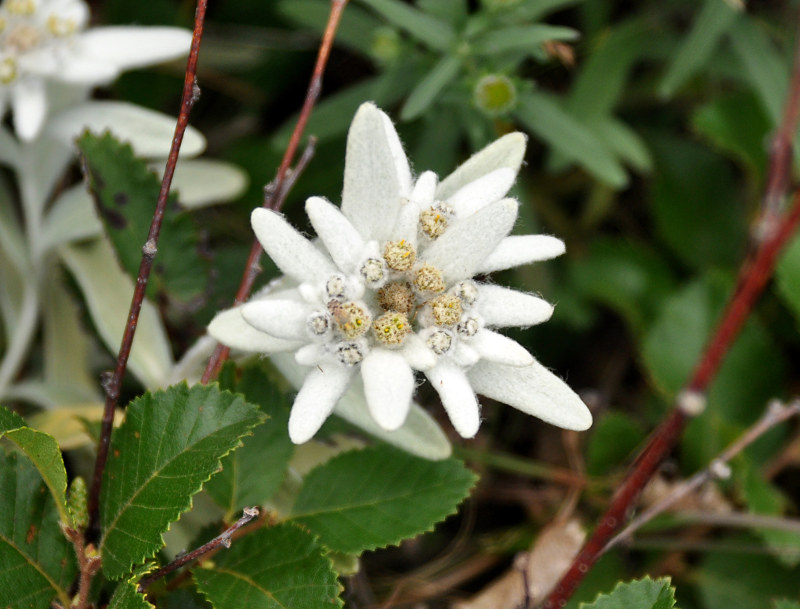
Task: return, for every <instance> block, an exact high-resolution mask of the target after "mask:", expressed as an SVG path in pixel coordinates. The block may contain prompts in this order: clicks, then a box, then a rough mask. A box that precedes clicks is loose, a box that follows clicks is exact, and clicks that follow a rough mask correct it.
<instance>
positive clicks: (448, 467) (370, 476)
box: [291, 446, 476, 554]
mask: <svg viewBox="0 0 800 609" xmlns="http://www.w3.org/2000/svg"><path fill="white" fill-rule="evenodd" d="M475 480H476V476H475V474H473V473H472V472H471V471H469V470H468V469H467V468H466V467H465V466H464V464H463V463H461V462H460V461H457V460H455V459H447V460H445V461H426V460H424V459H420V458H419V457H413V456H411V455H409V454H406V453H402V452H399V451H397V450H395V449H393V448H389V447H385V446H378V447H374V448H368V449H365V450H359V451H350V452H347V453H344V454H342V455H340V456H338V457H335V458H333V459H331V460H330V461H328V462H327V463H325V464H323V465H321V466H319V467H317V468H316V469H314V470H313V471H311V473H309V474H308V476H307V477H306V479H305V481H304V484H303V488H302V489H301V491H300V494H299V496H298V497H297V501H296V502H295V504H294V507H293V508H292V515H291V517H292V519H293V520H295V521H297V522H300V523H302V524H304V525H305V526H307V527H308V528H309V529H310V530H311V531H312V532H314V533H316V534H317V535H319V537H320V540H321V541H322V543H323V544H325V545H326V546H327V547H329V548H331V549H332V550H335V551H337V552H345V553H349V554H357V553H360V552H362V551H364V550H373V549H375V548H379V547H384V546H387V545H391V544H398V543H400V541H402V540H403V539H407V538H409V537H414V536H415V535H419V534H420V533H424V532H426V531H430V530H432V529H433V526H434V525H435V524H436V523H437V522H439V521H441V520H443V519H444V518H446V517H447V516H449V515H450V514H453V513H454V512H455V511H456V508H457V507H458V504H459V503H461V501H463V500H464V498H465V497H466V496H467V495H468V493H469V489H470V488H471V487H472V485H473V484H474V483H475Z"/></svg>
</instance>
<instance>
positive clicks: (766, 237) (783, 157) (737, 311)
mask: <svg viewBox="0 0 800 609" xmlns="http://www.w3.org/2000/svg"><path fill="white" fill-rule="evenodd" d="M798 117H800V43H799V44H798V49H797V52H796V56H795V63H794V67H793V70H792V78H791V84H790V89H789V97H788V99H787V102H786V109H785V111H784V116H783V120H782V122H781V125H780V126H779V128H778V131H777V132H776V134H775V137H774V139H773V144H772V150H771V155H770V167H769V171H768V180H767V185H766V188H765V197H764V202H765V213H766V214H770V213H771V211H770V210H771V208H772V206H774V205H775V202H776V201H781V200H782V198H783V196H784V194H785V189H786V187H787V185H788V184H789V180H790V177H791V159H792V142H793V139H794V136H795V133H796V131H797V123H798ZM772 217H774V218H775V221H774V223H773V222H770V223H769V225H768V226H769V227H770V228H769V230H767V231H765V232H764V234H763V235H762V236H763V240H760V242H759V245H758V247H757V249H756V251H755V253H754V254H752V255H751V256H750V257H748V258H747V259H746V260H745V262H744V263H743V265H742V268H741V269H740V272H739V278H738V281H737V284H736V288H735V290H734V292H733V295H732V296H731V299H730V301H729V303H728V306H727V308H726V309H725V312H724V314H723V316H722V320H721V322H720V323H719V325H718V326H717V328H716V330H715V332H714V334H713V335H712V338H711V340H710V341H709V343H708V345H707V347H706V349H705V351H704V353H703V355H702V357H701V359H700V361H699V362H698V365H697V366H696V368H695V371H694V373H693V375H692V378H691V380H690V381H689V383H688V384H687V386H686V388H685V392H687V391H688V392H693V393H697V394H704V393H705V391H706V390H707V389H708V386H709V385H710V384H711V382H712V381H713V380H714V378H715V376H716V374H717V372H718V371H719V367H720V365H721V364H722V360H723V358H724V356H725V354H726V353H727V352H728V350H729V349H730V347H731V345H732V344H733V342H734V340H735V339H736V337H737V336H738V334H739V331H740V330H741V329H742V327H743V326H744V323H745V321H747V318H748V317H749V315H750V313H751V312H752V310H753V306H754V304H755V301H756V300H757V298H758V297H759V296H760V295H761V293H762V292H763V291H764V288H765V287H766V285H767V282H768V281H769V279H770V277H771V276H772V273H773V271H774V269H775V264H776V262H777V258H778V255H779V254H780V252H781V250H782V248H783V246H784V245H785V244H786V242H787V241H788V240H789V238H790V237H791V236H792V235H793V234H794V233H795V231H796V229H797V227H798V224H800V191H798V192H796V193H795V195H794V197H793V201H792V204H791V208H790V210H789V211H788V212H786V213H784V214H783V215H782V216H780V215H778V214H777V212H776V213H773V214H772ZM685 392H682V394H681V395H684V396H685V395H686V393H685ZM679 406H680V405H679ZM690 416H691V413H690V412H689V411H688V410H687V409H686V408H681V407H677V408H674V409H673V411H672V412H671V413H670V414H669V415H668V416H667V418H666V419H665V420H664V421H663V422H662V423H661V424H660V425H659V426H658V428H656V430H655V431H654V432H653V434H652V435H651V439H650V441H649V443H648V444H647V446H646V447H645V449H644V451H643V452H642V454H641V455H640V457H639V458H638V460H637V461H636V463H635V464H634V466H633V468H632V470H631V472H630V474H629V475H628V477H627V478H626V479H625V482H624V483H623V484H622V486H621V487H620V488H619V489H618V490H617V492H616V494H615V495H614V497H613V499H612V501H611V505H610V506H609V507H608V509H607V510H606V513H605V514H603V516H602V517H601V518H600V520H599V522H598V524H597V527H596V528H595V530H594V532H593V533H592V536H591V537H590V539H589V541H587V542H586V545H585V546H584V547H583V549H582V550H581V551H580V553H579V554H578V556H577V557H576V558H575V560H574V561H573V562H572V565H571V566H570V568H569V570H568V571H567V572H566V573H565V574H564V576H563V577H562V578H561V580H560V581H559V583H558V584H557V585H556V587H555V588H554V589H553V591H552V592H551V593H550V596H548V598H547V600H546V601H545V602H544V603H543V605H542V607H543V608H544V609H552V608H554V607H563V606H564V605H566V603H567V601H568V600H569V599H570V597H571V596H572V594H573V593H574V592H575V589H576V588H577V587H578V584H580V583H581V581H583V578H584V577H585V575H586V574H587V573H588V572H589V570H590V569H591V568H592V566H593V565H594V563H595V562H596V561H597V559H598V558H599V557H600V555H601V554H602V552H603V549H604V548H605V547H606V544H607V543H608V542H609V540H610V539H611V538H612V537H613V535H614V534H615V533H616V532H617V530H618V529H619V528H620V527H621V526H622V525H623V524H625V521H626V519H627V517H628V513H629V511H630V510H631V507H632V506H633V503H634V501H636V498H637V497H638V496H639V494H640V493H641V491H642V489H643V488H644V487H645V485H646V484H647V482H648V481H649V480H650V478H651V477H652V476H653V474H654V473H655V471H656V468H657V467H658V465H659V464H660V463H661V461H662V460H663V459H664V457H666V456H667V455H668V454H669V453H670V452H671V451H672V449H673V448H674V447H675V445H676V444H677V442H678V440H679V439H680V437H681V433H682V432H683V429H684V427H685V426H686V423H687V421H688V420H689V418H690Z"/></svg>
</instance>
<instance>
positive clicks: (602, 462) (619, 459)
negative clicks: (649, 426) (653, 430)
mask: <svg viewBox="0 0 800 609" xmlns="http://www.w3.org/2000/svg"><path fill="white" fill-rule="evenodd" d="M590 433H591V435H590V437H589V446H588V447H587V452H586V471H587V472H588V473H589V474H590V475H592V476H604V475H606V474H609V473H611V472H612V471H613V470H614V469H615V468H617V467H619V466H620V465H622V464H624V463H625V461H626V460H627V459H628V457H630V455H631V454H632V453H633V451H634V450H636V448H637V447H638V446H639V444H640V443H641V442H642V441H643V440H644V439H645V438H646V434H645V432H644V430H643V429H642V427H641V426H640V425H639V424H638V423H636V422H635V421H634V420H633V419H631V418H630V417H629V416H628V415H626V414H624V413H622V412H609V413H607V414H605V415H603V416H602V417H600V418H599V419H597V420H595V422H594V424H593V425H592V431H591V432H590Z"/></svg>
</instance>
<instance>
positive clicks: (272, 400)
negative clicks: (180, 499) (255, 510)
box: [205, 365, 294, 521]
mask: <svg viewBox="0 0 800 609" xmlns="http://www.w3.org/2000/svg"><path fill="white" fill-rule="evenodd" d="M222 379H223V377H222V376H220V384H221V386H222V387H224V388H225V389H227V390H228V391H231V392H233V393H241V394H242V395H243V396H244V398H245V399H246V400H247V401H248V402H250V403H251V404H257V405H258V406H260V407H261V410H262V412H265V413H266V414H268V415H269V420H268V421H267V422H266V423H265V424H264V425H260V426H258V427H257V428H256V429H255V431H254V432H253V436H252V437H250V438H246V439H245V440H244V445H243V446H242V447H241V448H240V449H239V450H236V451H234V452H233V453H231V454H230V455H228V456H227V457H225V459H223V461H222V471H221V472H220V473H218V474H217V475H216V476H214V477H213V478H211V480H209V481H208V483H207V484H206V485H205V490H206V492H207V493H208V494H209V495H210V496H211V498H212V499H213V500H214V501H215V502H216V503H217V504H218V505H219V506H220V507H222V508H223V509H224V510H225V511H226V517H225V519H226V520H228V521H230V520H231V519H232V517H233V516H234V515H235V514H236V513H238V512H239V511H240V510H241V509H242V508H244V507H248V506H253V505H263V504H264V503H265V502H266V500H267V499H269V498H270V497H272V495H273V493H275V491H276V490H278V487H280V485H281V483H282V482H283V479H284V478H285V476H286V470H287V469H288V467H289V459H291V457H292V455H293V454H294V444H292V441H291V440H290V439H289V434H288V432H287V429H288V426H289V411H290V409H291V401H290V400H289V398H288V396H287V395H286V394H285V393H283V392H282V391H280V390H279V389H278V387H276V386H275V384H274V383H273V382H272V381H271V380H270V379H269V377H268V376H267V375H266V374H265V372H264V371H263V370H262V369H261V368H260V367H257V366H255V365H251V366H248V367H247V368H245V369H244V370H243V371H242V378H241V380H240V381H239V382H238V383H232V384H226V383H223V382H222Z"/></svg>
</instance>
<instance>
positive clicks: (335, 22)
mask: <svg viewBox="0 0 800 609" xmlns="http://www.w3.org/2000/svg"><path fill="white" fill-rule="evenodd" d="M347 2H348V0H331V11H330V14H329V15H328V23H327V24H326V26H325V33H324V34H323V35H322V42H321V43H320V45H319V51H318V52H317V62H316V64H315V65H314V72H313V73H312V74H311V80H310V81H309V83H308V90H307V91H306V99H305V101H304V102H303V108H302V109H301V110H300V116H299V117H298V119H297V124H296V125H295V127H294V131H292V137H291V138H290V139H289V144H288V145H287V146H286V150H285V152H284V153H283V159H282V160H281V164H280V166H279V167H278V171H277V173H276V174H275V179H274V180H273V181H272V182H271V183H270V187H271V188H270V190H271V193H272V196H267V197H265V201H264V205H263V207H266V208H268V209H274V210H276V211H277V210H280V208H281V206H282V205H283V200H284V199H285V197H286V194H287V193H288V188H286V187H285V185H284V183H285V181H286V179H287V176H288V174H289V167H290V165H291V164H292V159H293V158H294V155H295V152H297V147H298V146H299V144H300V138H301V137H302V135H303V131H304V130H305V128H306V123H308V119H309V117H310V116H311V112H312V110H313V109H314V105H315V104H316V103H317V99H318V98H319V95H320V92H321V91H322V76H323V74H324V73H325V67H326V66H327V65H328V58H329V57H330V53H331V48H332V47H333V40H334V37H335V36H336V30H337V29H338V27H339V22H340V21H341V18H342V12H343V11H344V8H345V6H346V5H347ZM299 165H300V164H299V163H298V167H299ZM294 173H295V175H297V174H298V170H297V169H296V170H295V172H294ZM281 194H282V197H281ZM261 252H262V249H261V244H260V243H259V242H258V239H253V245H252V247H251V248H250V254H249V255H248V256H247V262H246V264H245V267H244V269H245V270H244V274H243V275H242V281H241V283H240V284H239V289H238V291H237V292H236V298H234V301H233V304H234V306H236V305H240V304H242V303H244V302H245V301H246V300H247V299H248V298H249V296H250V292H251V290H252V289H253V284H254V283H255V280H256V277H258V275H259V273H260V272H261V268H260V265H259V260H260V258H261ZM229 353H230V349H229V348H228V347H226V346H224V345H222V344H221V343H219V344H217V346H216V348H215V349H214V353H212V354H211V357H210V358H209V359H208V364H207V365H206V369H205V371H204V372H203V378H202V380H201V381H200V382H202V383H207V382H208V381H210V380H211V379H212V378H214V377H215V376H216V375H217V373H218V372H219V369H220V367H221V366H222V364H223V363H224V362H225V360H226V359H228V354H229Z"/></svg>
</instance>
